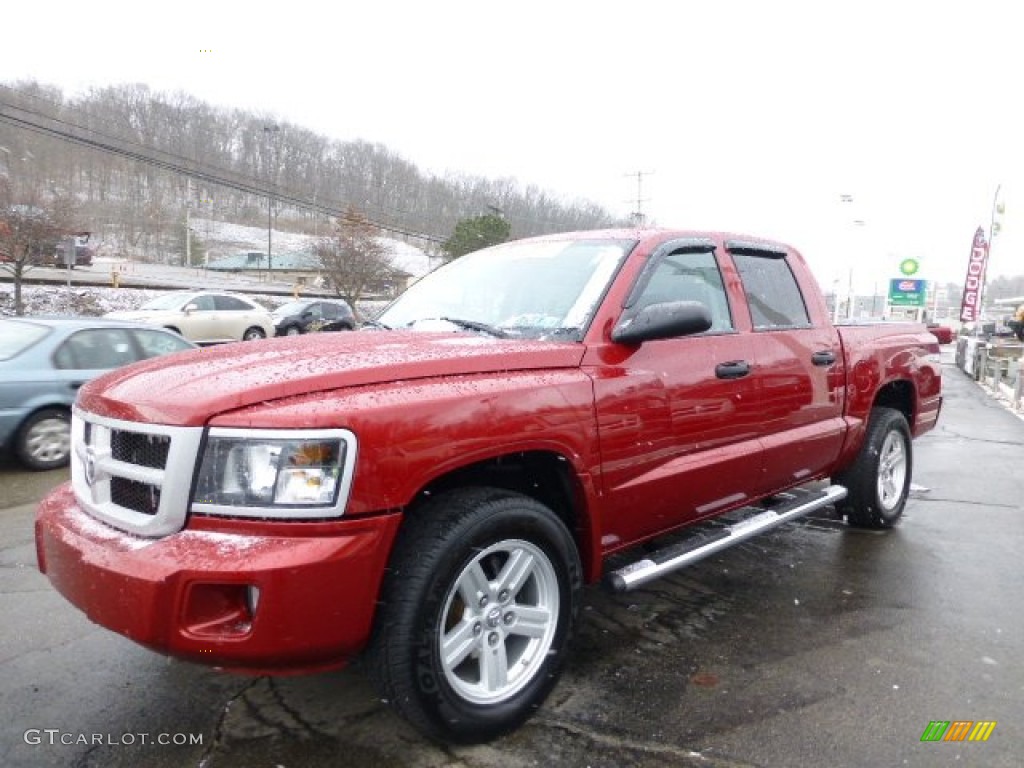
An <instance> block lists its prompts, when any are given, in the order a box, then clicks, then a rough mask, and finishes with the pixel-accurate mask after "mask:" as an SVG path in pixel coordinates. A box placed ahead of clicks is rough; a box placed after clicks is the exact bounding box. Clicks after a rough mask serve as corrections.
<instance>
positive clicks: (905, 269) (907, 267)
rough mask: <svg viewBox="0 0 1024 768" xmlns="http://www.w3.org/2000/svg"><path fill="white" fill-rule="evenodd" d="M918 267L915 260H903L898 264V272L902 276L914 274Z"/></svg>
mask: <svg viewBox="0 0 1024 768" xmlns="http://www.w3.org/2000/svg"><path fill="white" fill-rule="evenodd" d="M920 267H921V265H920V264H918V263H917V259H904V260H903V261H901V262H900V272H902V273H903V274H904V275H913V274H916V273H917V270H918V269H919V268H920Z"/></svg>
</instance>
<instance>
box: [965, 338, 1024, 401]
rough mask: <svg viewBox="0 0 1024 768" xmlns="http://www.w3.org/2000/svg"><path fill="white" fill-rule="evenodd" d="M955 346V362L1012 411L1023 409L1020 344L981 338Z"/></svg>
mask: <svg viewBox="0 0 1024 768" xmlns="http://www.w3.org/2000/svg"><path fill="white" fill-rule="evenodd" d="M971 347H973V349H971V348H970V347H968V346H965V348H964V350H963V351H961V348H960V347H959V346H958V347H957V365H958V366H959V367H960V368H961V370H963V371H964V372H965V373H967V374H968V375H969V376H973V378H974V380H975V381H977V382H978V383H979V384H981V385H982V386H984V387H985V388H987V389H989V390H991V391H992V394H994V395H995V396H997V397H998V398H999V399H1001V400H1005V401H1006V402H1007V403H1008V405H1009V407H1010V409H1011V410H1012V411H1014V412H1015V413H1024V344H992V343H988V342H981V343H978V344H976V345H971Z"/></svg>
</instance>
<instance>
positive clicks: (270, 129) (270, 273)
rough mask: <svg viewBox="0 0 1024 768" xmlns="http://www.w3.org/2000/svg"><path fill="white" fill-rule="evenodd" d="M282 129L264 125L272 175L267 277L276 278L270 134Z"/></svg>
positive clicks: (270, 174)
mask: <svg viewBox="0 0 1024 768" xmlns="http://www.w3.org/2000/svg"><path fill="white" fill-rule="evenodd" d="M279 130H281V129H280V128H279V127H278V126H277V125H276V124H271V125H265V126H263V133H264V135H265V136H266V137H267V146H268V148H267V168H268V170H267V175H268V176H269V177H270V178H269V179H268V182H267V279H268V280H272V279H273V278H274V250H273V244H274V234H273V233H274V175H275V174H274V171H275V170H276V169H275V168H274V167H273V166H272V165H271V154H272V153H271V151H270V134H272V133H277V132H278V131H279Z"/></svg>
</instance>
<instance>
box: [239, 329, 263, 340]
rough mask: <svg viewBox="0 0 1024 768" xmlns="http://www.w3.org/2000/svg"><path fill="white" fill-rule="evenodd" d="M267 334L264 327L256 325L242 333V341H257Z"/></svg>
mask: <svg viewBox="0 0 1024 768" xmlns="http://www.w3.org/2000/svg"><path fill="white" fill-rule="evenodd" d="M265 338H267V334H265V333H264V332H263V329H262V328H258V327H256V326H255V325H254V326H252V327H251V328H246V329H245V333H243V334H242V341H255V340H256V339H265Z"/></svg>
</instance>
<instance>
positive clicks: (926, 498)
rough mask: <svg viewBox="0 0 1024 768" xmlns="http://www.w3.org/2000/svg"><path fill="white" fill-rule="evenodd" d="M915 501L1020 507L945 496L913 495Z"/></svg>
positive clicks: (971, 505)
mask: <svg viewBox="0 0 1024 768" xmlns="http://www.w3.org/2000/svg"><path fill="white" fill-rule="evenodd" d="M913 499H914V501H915V502H922V501H923V502H942V503H943V504H962V505H964V506H967V507H981V508H983V509H1020V507H1019V506H1018V505H1016V504H999V503H997V502H992V501H977V500H975V499H954V498H947V497H945V496H932V495H930V494H929V495H927V496H925V495H923V494H922V495H920V496H917V495H914V496H913Z"/></svg>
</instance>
